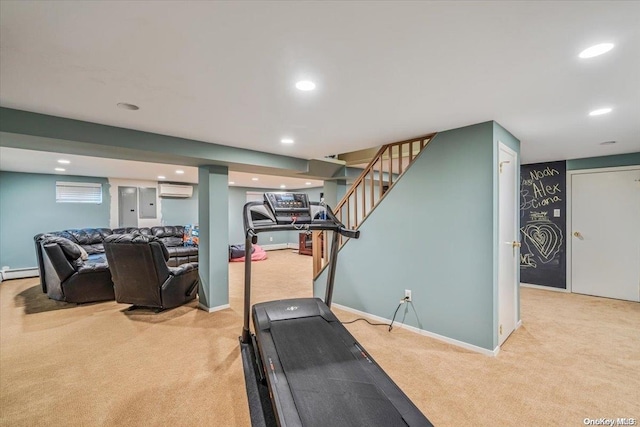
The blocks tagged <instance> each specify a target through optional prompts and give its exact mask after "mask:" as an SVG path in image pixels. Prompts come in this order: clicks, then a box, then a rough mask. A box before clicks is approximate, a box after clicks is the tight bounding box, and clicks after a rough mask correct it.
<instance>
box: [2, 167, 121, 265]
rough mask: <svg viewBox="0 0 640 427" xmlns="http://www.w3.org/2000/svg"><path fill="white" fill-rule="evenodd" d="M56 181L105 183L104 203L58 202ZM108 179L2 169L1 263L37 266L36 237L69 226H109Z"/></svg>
mask: <svg viewBox="0 0 640 427" xmlns="http://www.w3.org/2000/svg"><path fill="white" fill-rule="evenodd" d="M56 181H72V182H75V181H80V182H98V183H101V184H102V204H91V203H56ZM110 204H111V199H110V197H109V182H108V180H107V179H106V178H94V177H84V176H67V175H46V174H32V173H19V172H0V266H9V267H10V268H12V269H14V268H29V267H37V265H38V263H37V261H36V254H35V249H34V244H33V236H35V235H36V234H38V233H44V232H48V231H59V230H66V229H70V228H87V227H107V228H108V227H109V206H110Z"/></svg>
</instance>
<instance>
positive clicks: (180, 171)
mask: <svg viewBox="0 0 640 427" xmlns="http://www.w3.org/2000/svg"><path fill="white" fill-rule="evenodd" d="M176 173H177V174H178V175H182V174H183V173H184V171H183V170H182V169H178V170H177V171H176Z"/></svg>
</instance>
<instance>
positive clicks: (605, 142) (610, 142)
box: [600, 141, 616, 145]
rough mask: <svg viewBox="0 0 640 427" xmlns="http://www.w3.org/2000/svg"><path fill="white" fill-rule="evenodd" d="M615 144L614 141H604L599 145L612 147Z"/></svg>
mask: <svg viewBox="0 0 640 427" xmlns="http://www.w3.org/2000/svg"><path fill="white" fill-rule="evenodd" d="M615 143H616V141H604V142H601V143H600V145H613V144H615Z"/></svg>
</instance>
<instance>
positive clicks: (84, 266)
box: [78, 262, 109, 274]
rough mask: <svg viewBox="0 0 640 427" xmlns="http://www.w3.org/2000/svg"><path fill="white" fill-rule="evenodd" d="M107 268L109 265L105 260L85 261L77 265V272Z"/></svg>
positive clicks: (85, 272)
mask: <svg viewBox="0 0 640 427" xmlns="http://www.w3.org/2000/svg"><path fill="white" fill-rule="evenodd" d="M108 269H109V265H108V264H107V263H106V262H98V263H85V264H82V265H81V266H80V267H78V274H88V273H95V272H98V271H105V270H108Z"/></svg>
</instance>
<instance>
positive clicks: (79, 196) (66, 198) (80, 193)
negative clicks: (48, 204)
mask: <svg viewBox="0 0 640 427" xmlns="http://www.w3.org/2000/svg"><path fill="white" fill-rule="evenodd" d="M56 202H57V203H96V204H100V203H102V184H100V183H99V182H60V181H58V182H56Z"/></svg>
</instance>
